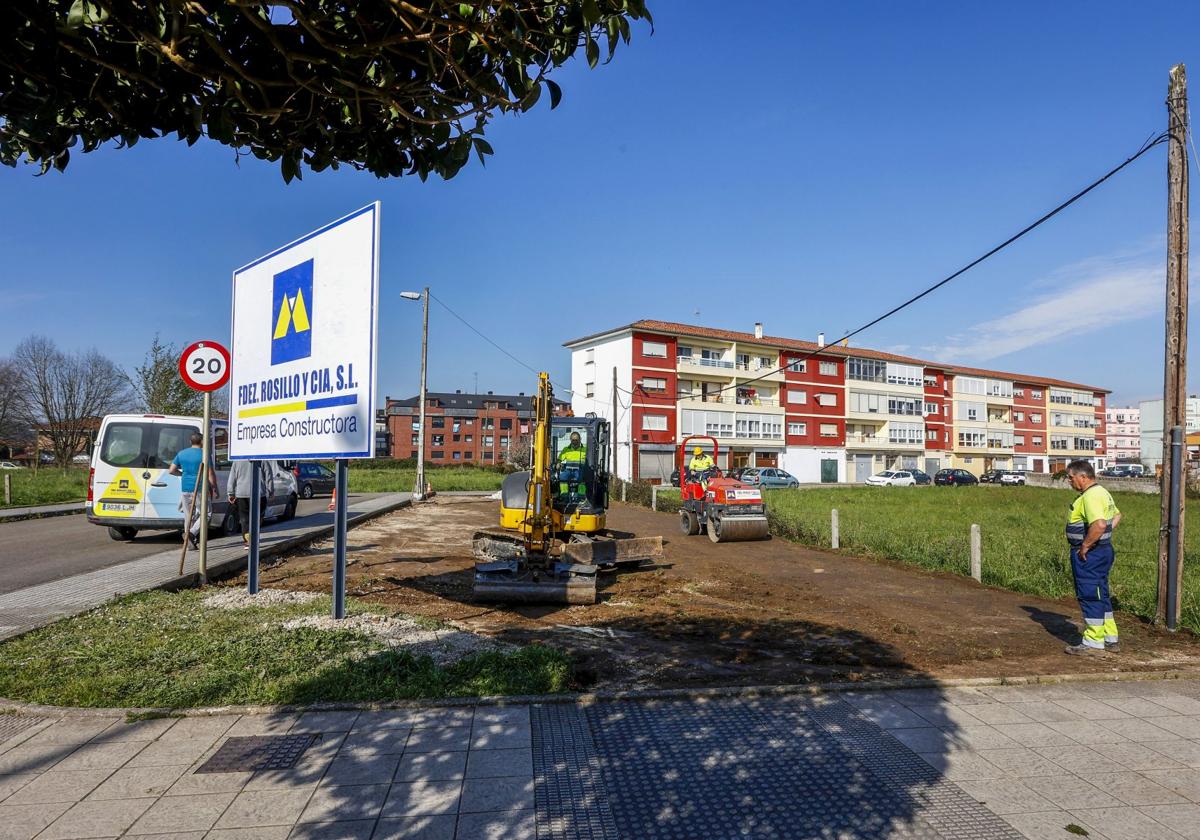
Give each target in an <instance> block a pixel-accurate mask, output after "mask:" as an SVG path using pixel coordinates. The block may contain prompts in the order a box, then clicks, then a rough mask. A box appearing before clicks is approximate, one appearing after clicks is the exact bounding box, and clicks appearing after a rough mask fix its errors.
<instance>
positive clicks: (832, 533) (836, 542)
mask: <svg viewBox="0 0 1200 840" xmlns="http://www.w3.org/2000/svg"><path fill="white" fill-rule="evenodd" d="M829 544H830V546H832V547H833V548H839V547H840V546H841V536H840V535H839V533H838V511H837V508H834V509H833V510H831V511H830V512H829Z"/></svg>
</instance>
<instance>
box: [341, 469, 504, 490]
mask: <svg viewBox="0 0 1200 840" xmlns="http://www.w3.org/2000/svg"><path fill="white" fill-rule="evenodd" d="M416 477H417V471H416V470H415V469H401V468H395V469H391V468H388V469H385V468H374V469H359V470H356V469H354V464H351V465H350V475H349V481H350V491H351V492H352V493H353V492H357V493H388V492H395V491H398V490H399V491H409V490H412V488H413V481H414V480H415V479H416ZM503 478H504V476H502V475H501V474H500V473H498V472H495V471H493V470H483V469H477V468H475V467H426V468H425V479H426V480H427V481H428V482H429V483H430V484H431V485H433V489H434V490H499V489H500V482H501V481H502V480H503Z"/></svg>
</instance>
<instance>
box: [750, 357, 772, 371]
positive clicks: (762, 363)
mask: <svg viewBox="0 0 1200 840" xmlns="http://www.w3.org/2000/svg"><path fill="white" fill-rule="evenodd" d="M773 367H775V360H774V359H772V358H771V357H770V356H759V357H758V367H756V368H755V370H768V369H769V368H773Z"/></svg>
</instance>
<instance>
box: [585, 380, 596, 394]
mask: <svg viewBox="0 0 1200 840" xmlns="http://www.w3.org/2000/svg"><path fill="white" fill-rule="evenodd" d="M583 395H584V396H585V397H594V396H596V383H595V382H588V383H587V384H586V385H584V386H583Z"/></svg>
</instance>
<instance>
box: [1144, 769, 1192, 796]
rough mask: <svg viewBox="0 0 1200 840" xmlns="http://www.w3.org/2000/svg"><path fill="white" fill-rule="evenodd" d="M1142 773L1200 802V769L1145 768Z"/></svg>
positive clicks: (1169, 788)
mask: <svg viewBox="0 0 1200 840" xmlns="http://www.w3.org/2000/svg"><path fill="white" fill-rule="evenodd" d="M1141 773H1142V775H1143V776H1145V777H1146V778H1147V779H1150V780H1151V781H1154V782H1157V783H1158V784H1160V785H1162V786H1163V787H1165V788H1167V789H1168V790H1173V791H1174V792H1175V793H1178V794H1179V795H1180V796H1182V797H1183V798H1184V799H1187V800H1190V801H1191V802H1196V803H1200V770H1143V771H1141Z"/></svg>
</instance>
